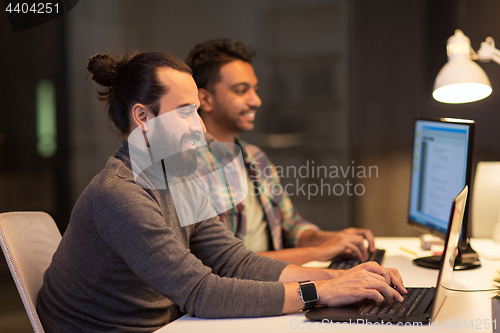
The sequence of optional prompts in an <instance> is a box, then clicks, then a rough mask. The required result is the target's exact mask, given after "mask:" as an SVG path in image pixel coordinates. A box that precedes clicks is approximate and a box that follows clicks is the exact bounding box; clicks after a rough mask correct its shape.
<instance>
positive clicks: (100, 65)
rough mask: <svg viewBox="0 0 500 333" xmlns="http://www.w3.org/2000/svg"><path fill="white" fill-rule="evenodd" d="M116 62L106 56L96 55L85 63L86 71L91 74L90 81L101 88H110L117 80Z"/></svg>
mask: <svg viewBox="0 0 500 333" xmlns="http://www.w3.org/2000/svg"><path fill="white" fill-rule="evenodd" d="M116 64H117V61H116V60H115V59H114V58H113V57H111V56H110V55H107V54H100V53H99V54H96V55H95V56H93V57H91V58H90V59H89V61H88V63H87V70H88V71H89V72H90V73H91V74H92V80H94V81H95V82H96V83H98V84H100V85H101V86H105V87H111V86H112V85H113V84H114V83H115V82H116V78H117V73H116Z"/></svg>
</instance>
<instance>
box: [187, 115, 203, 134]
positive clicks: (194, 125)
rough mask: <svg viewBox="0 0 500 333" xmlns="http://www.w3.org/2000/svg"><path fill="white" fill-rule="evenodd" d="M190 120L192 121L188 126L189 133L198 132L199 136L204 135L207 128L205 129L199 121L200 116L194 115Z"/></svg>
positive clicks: (200, 120) (201, 121)
mask: <svg viewBox="0 0 500 333" xmlns="http://www.w3.org/2000/svg"><path fill="white" fill-rule="evenodd" d="M192 118H193V120H192V121H191V124H190V125H189V129H190V130H191V132H198V133H200V134H202V133H205V132H206V131H207V128H206V127H205V123H204V122H203V120H202V119H201V117H200V115H199V114H198V113H196V116H194V117H192Z"/></svg>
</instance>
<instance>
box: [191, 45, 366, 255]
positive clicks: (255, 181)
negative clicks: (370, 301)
mask: <svg viewBox="0 0 500 333" xmlns="http://www.w3.org/2000/svg"><path fill="white" fill-rule="evenodd" d="M254 56H255V54H254V52H253V50H252V49H251V48H249V47H248V46H246V45H244V44H243V43H240V42H232V41H230V40H228V39H218V40H210V41H207V42H205V43H202V44H199V45H197V46H195V47H194V48H193V49H192V50H191V52H190V53H189V55H188V57H187V60H186V63H187V64H188V65H189V67H191V69H192V70H193V77H194V79H195V81H196V84H197V85H198V89H199V92H198V94H199V98H200V103H201V107H200V109H199V113H200V116H201V118H202V119H203V121H204V122H205V125H206V128H207V133H206V134H205V137H206V140H207V142H208V143H209V144H210V143H214V142H215V143H218V142H229V143H235V144H236V145H237V146H239V148H240V149H241V152H242V154H243V159H244V162H245V168H246V171H245V170H242V174H244V175H243V176H241V177H239V178H240V179H241V178H243V179H244V178H246V181H245V180H243V182H246V183H247V184H246V185H247V188H248V190H249V191H248V194H249V195H248V196H247V198H246V199H245V200H244V201H243V202H241V203H239V204H236V203H237V202H238V201H237V200H236V201H235V200H232V201H233V202H234V203H235V204H234V205H233V207H232V208H230V209H228V210H226V211H221V209H217V207H216V210H217V212H218V213H219V214H220V219H221V221H222V222H224V224H225V225H226V227H227V228H228V229H229V230H231V231H232V232H233V234H234V235H236V236H237V237H238V238H240V239H242V240H243V242H244V243H245V245H246V246H247V247H248V248H250V249H251V250H253V251H255V252H257V253H258V254H261V255H264V256H269V257H273V258H278V259H281V260H285V261H288V262H291V263H294V264H304V263H306V262H308V261H312V260H320V261H326V260H329V259H331V258H333V257H334V256H336V255H338V254H342V253H349V254H354V255H355V256H357V257H359V258H361V259H363V260H365V259H366V258H367V256H368V251H367V248H366V247H365V245H364V240H365V239H366V240H368V243H369V250H370V251H374V250H375V246H374V239H373V235H372V233H371V231H370V230H367V229H356V228H349V229H345V230H341V231H337V232H333V231H322V230H319V228H318V227H317V226H316V225H314V224H312V223H310V222H308V221H306V220H304V219H303V218H302V217H301V216H300V214H299V212H298V211H297V210H296V209H295V207H294V206H293V204H292V202H291V200H290V198H289V197H288V196H287V195H286V193H284V191H281V192H283V193H280V194H275V193H274V192H273V191H266V190H265V189H264V186H265V185H267V186H268V188H275V187H277V188H280V181H279V179H278V177H276V176H275V174H276V169H275V167H274V165H273V164H272V163H271V161H270V160H269V158H268V157H267V156H266V154H265V153H264V152H263V151H262V150H261V149H259V148H258V147H256V146H255V145H251V144H249V143H247V142H244V141H243V140H241V139H240V138H239V137H238V135H239V134H240V133H243V132H247V131H251V130H253V128H254V120H255V116H256V114H257V110H258V108H259V107H260V105H261V103H262V102H261V100H260V98H259V96H258V88H259V82H258V79H257V77H256V75H255V71H254V69H253V66H252V64H251V63H252V60H253V58H254ZM207 155H208V152H207V153H205V154H202V155H200V157H201V159H202V160H203V161H205V165H204V166H201V167H200V168H199V170H200V173H202V174H206V173H207V170H210V169H211V168H212V169H213V164H214V160H216V158H215V157H213V156H207ZM269 169H271V170H273V174H270V173H269V172H266V170H269ZM240 183H241V181H240ZM200 184H201V186H203V187H204V188H205V190H206V193H207V195H209V196H210V197H211V202H220V201H223V199H221V198H220V196H223V195H226V194H227V193H231V189H230V188H228V189H227V191H224V190H222V191H221V190H219V191H214V190H213V187H214V186H211V185H210V184H206V183H205V184H203V182H200ZM264 184H265V185H264ZM240 187H245V184H243V185H240ZM333 222H334V221H333Z"/></svg>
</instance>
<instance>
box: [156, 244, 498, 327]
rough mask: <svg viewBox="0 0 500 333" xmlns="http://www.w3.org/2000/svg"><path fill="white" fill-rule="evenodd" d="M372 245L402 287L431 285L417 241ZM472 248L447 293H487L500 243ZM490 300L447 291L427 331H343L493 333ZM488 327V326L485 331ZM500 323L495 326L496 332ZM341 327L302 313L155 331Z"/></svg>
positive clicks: (187, 320)
mask: <svg viewBox="0 0 500 333" xmlns="http://www.w3.org/2000/svg"><path fill="white" fill-rule="evenodd" d="M376 245H377V247H379V248H384V249H386V254H385V257H384V263H383V265H384V266H387V267H396V268H398V270H399V271H400V273H401V275H402V277H403V280H404V283H405V285H406V286H409V287H421V286H435V285H436V280H437V274H438V271H437V270H430V269H426V268H421V267H417V266H415V265H414V264H413V263H412V262H411V260H412V259H414V258H415V257H417V256H423V255H429V252H428V251H423V250H421V249H420V242H419V239H418V238H377V240H376ZM401 247H404V248H406V249H409V250H411V251H414V252H416V253H417V254H418V255H417V256H415V255H412V254H410V253H408V252H406V251H404V250H402V249H401ZM472 247H473V248H474V249H475V250H476V251H477V252H478V253H479V254H484V257H481V263H482V267H481V268H479V269H476V270H471V271H455V272H453V276H452V283H451V286H450V288H453V289H467V290H471V289H491V288H493V287H494V286H493V278H494V276H495V274H496V271H497V270H499V269H500V261H493V260H487V259H485V258H486V257H490V258H491V257H497V258H498V257H500V244H495V243H493V242H492V241H490V240H474V239H473V240H472ZM491 296H492V292H455V291H450V292H449V293H448V296H447V298H446V300H445V302H444V304H443V306H442V308H441V310H440V311H439V313H438V315H437V321H435V322H434V323H432V325H431V326H429V325H424V326H423V327H422V326H420V327H418V326H415V327H408V326H406V327H396V326H395V325H394V326H392V327H390V326H380V325H379V326H376V325H373V326H370V324H368V325H351V326H349V325H347V324H344V326H343V328H344V329H345V330H353V331H354V332H374V331H387V330H392V331H405V332H406V331H433V332H443V331H444V332H457V333H458V332H460V333H466V332H492V328H491V300H490V299H491ZM486 323H489V325H490V327H489V328H488V327H487V325H486ZM498 326H500V322H498V323H497V327H498ZM340 328H341V325H340V323H338V324H336V323H331V324H326V323H321V322H312V321H309V320H307V319H306V318H305V317H304V314H303V313H296V314H289V315H283V316H277V317H266V318H239V319H199V318H193V317H190V316H184V317H182V318H180V319H178V320H176V321H174V322H172V323H170V324H168V325H167V326H165V327H163V328H161V329H160V330H158V331H156V332H157V333H162V332H183V333H184V332H187V333H190V332H193V333H198V332H203V333H210V332H214V333H222V332H224V333H225V332H248V333H264V332H273V333H276V332H297V331H301V332H307V331H328V330H330V331H331V330H335V329H340Z"/></svg>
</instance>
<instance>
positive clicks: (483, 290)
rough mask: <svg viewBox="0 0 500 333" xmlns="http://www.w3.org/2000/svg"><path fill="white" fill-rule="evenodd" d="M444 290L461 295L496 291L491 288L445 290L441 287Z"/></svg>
mask: <svg viewBox="0 0 500 333" xmlns="http://www.w3.org/2000/svg"><path fill="white" fill-rule="evenodd" d="M443 288H444V289H446V290H449V291H458V292H462V293H477V292H485V291H498V289H496V288H492V289H453V288H447V287H443Z"/></svg>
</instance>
